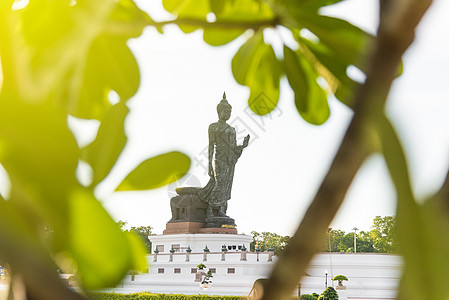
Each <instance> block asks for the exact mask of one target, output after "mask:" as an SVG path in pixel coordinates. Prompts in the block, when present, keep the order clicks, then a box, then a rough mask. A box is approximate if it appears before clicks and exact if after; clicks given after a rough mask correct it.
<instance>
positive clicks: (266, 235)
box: [250, 231, 290, 255]
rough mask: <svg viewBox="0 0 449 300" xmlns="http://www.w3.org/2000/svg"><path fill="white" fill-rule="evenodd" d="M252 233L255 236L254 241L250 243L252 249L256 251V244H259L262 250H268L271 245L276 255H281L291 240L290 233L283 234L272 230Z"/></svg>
mask: <svg viewBox="0 0 449 300" xmlns="http://www.w3.org/2000/svg"><path fill="white" fill-rule="evenodd" d="M251 235H252V236H253V241H252V242H251V244H250V250H251V251H255V250H256V244H258V246H259V249H260V250H261V251H268V249H269V248H270V247H273V249H274V254H275V255H279V253H281V252H282V250H284V248H285V246H287V244H288V241H289V240H290V236H288V235H286V236H281V235H279V234H276V233H272V232H261V233H259V232H257V231H251Z"/></svg>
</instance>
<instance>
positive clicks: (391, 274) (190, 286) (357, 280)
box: [114, 252, 402, 299]
mask: <svg viewBox="0 0 449 300" xmlns="http://www.w3.org/2000/svg"><path fill="white" fill-rule="evenodd" d="M203 258H204V253H202V252H197V253H193V252H192V253H191V254H190V256H189V260H190V261H188V262H186V253H174V254H173V255H172V261H170V254H158V257H157V262H153V260H154V256H148V261H149V263H150V265H151V268H150V270H149V273H148V274H142V275H137V276H136V278H135V281H131V280H130V278H129V277H128V278H127V279H125V280H124V282H123V283H122V285H120V286H119V288H118V289H114V291H116V292H124V293H130V292H140V291H151V292H156V293H181V294H199V293H201V294H210V295H247V294H248V293H249V291H250V290H251V287H252V285H253V283H254V281H255V280H256V279H258V278H266V277H268V276H269V273H270V271H271V268H272V267H273V264H274V262H270V261H268V260H269V254H268V253H260V254H259V260H257V253H254V252H250V253H247V260H246V261H242V260H241V253H240V252H228V253H226V254H225V260H224V261H222V260H221V259H222V253H221V252H211V253H208V254H207V261H203ZM275 260H276V257H273V261H275ZM200 263H204V264H205V265H206V266H207V267H208V268H215V269H216V273H215V274H214V277H213V278H212V281H213V284H212V287H211V288H209V289H208V290H207V291H205V290H203V289H201V288H200V287H199V283H198V282H194V279H195V274H192V273H191V269H192V268H196V266H197V265H198V264H200ZM175 268H179V269H181V270H180V271H181V272H180V273H175V272H174V269H175ZM228 268H234V269H235V273H234V274H229V273H228ZM158 269H164V273H163V274H160V273H158ZM326 270H327V271H328V277H327V285H328V286H336V285H337V284H338V283H337V282H332V280H331V279H332V277H333V276H335V275H339V274H342V275H345V276H346V277H348V279H349V281H347V282H344V285H345V286H346V287H347V290H346V294H347V296H348V299H394V298H395V296H396V294H397V287H398V285H399V279H400V276H401V273H402V271H401V270H402V259H401V258H400V257H399V256H396V255H387V254H359V253H334V254H328V253H319V254H317V255H315V257H314V258H313V259H312V261H311V263H310V265H309V268H308V270H307V273H308V274H309V275H310V276H306V277H304V278H303V279H302V282H301V284H302V289H301V293H302V294H310V293H313V292H316V293H321V292H322V291H323V290H324V288H325V284H326V283H325V281H326V276H325V271H326Z"/></svg>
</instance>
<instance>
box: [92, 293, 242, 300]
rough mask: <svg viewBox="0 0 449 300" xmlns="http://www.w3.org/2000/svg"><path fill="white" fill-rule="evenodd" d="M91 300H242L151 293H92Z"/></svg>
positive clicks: (237, 298)
mask: <svg viewBox="0 0 449 300" xmlns="http://www.w3.org/2000/svg"><path fill="white" fill-rule="evenodd" d="M89 298H90V299H92V300H243V299H244V298H243V297H238V296H208V295H177V294H152V293H148V292H145V293H134V294H119V293H92V294H90V297H89Z"/></svg>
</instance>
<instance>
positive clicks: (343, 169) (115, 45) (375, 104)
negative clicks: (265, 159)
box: [0, 0, 449, 299]
mask: <svg viewBox="0 0 449 300" xmlns="http://www.w3.org/2000/svg"><path fill="white" fill-rule="evenodd" d="M162 2H163V5H164V7H165V9H166V10H167V11H169V12H171V13H172V14H173V17H174V18H173V20H169V21H164V22H154V21H153V20H152V19H151V18H150V17H149V15H148V14H146V13H145V12H143V11H142V10H140V9H139V8H138V7H137V6H136V4H135V3H134V2H133V1H132V0H77V1H72V0H60V1H51V0H33V1H21V0H17V1H14V0H4V1H1V2H0V66H1V72H0V120H1V122H2V126H0V164H1V166H2V167H3V168H4V170H5V171H6V173H7V175H8V177H9V180H10V186H11V188H10V191H9V193H8V194H7V195H3V197H2V198H1V199H0V241H1V243H0V256H1V258H2V259H3V260H4V261H6V262H7V263H8V265H9V268H10V269H11V272H12V273H13V274H20V275H21V276H20V278H21V280H22V281H23V283H24V286H25V288H26V292H27V294H28V295H29V296H30V297H31V298H39V299H81V298H83V296H82V295H80V294H76V293H73V292H72V291H70V290H68V289H67V288H66V287H65V286H64V285H63V284H62V283H61V282H60V280H59V279H58V276H57V273H56V269H57V267H56V262H57V261H60V260H65V261H66V260H69V261H73V262H74V264H76V266H77V269H78V271H77V272H78V276H79V278H80V281H81V285H82V287H83V288H85V289H98V288H102V287H106V286H112V285H115V284H117V283H118V282H119V281H120V279H121V278H122V277H123V276H124V275H125V274H126V273H127V271H128V270H129V269H136V270H138V269H143V268H145V259H144V254H145V249H144V247H143V245H142V243H141V242H140V241H139V239H138V237H137V236H136V235H134V234H130V233H124V232H122V231H121V230H120V228H119V227H118V226H117V225H116V224H115V222H114V221H113V220H112V218H111V217H110V216H109V215H108V214H107V213H106V211H105V210H104V209H103V207H102V206H101V204H100V202H99V201H98V200H97V199H96V197H95V194H94V189H95V187H96V186H97V185H98V184H99V183H100V182H102V181H103V180H104V179H105V178H106V177H107V176H108V174H109V173H110V171H111V169H112V168H113V166H114V165H115V163H116V161H117V159H118V158H119V156H120V154H121V153H122V151H123V148H124V147H125V145H126V140H127V139H126V134H125V131H124V121H125V119H126V116H127V114H128V108H127V101H128V100H129V99H130V98H131V97H132V96H133V95H134V94H135V92H136V91H137V89H138V87H139V83H140V75H139V68H138V65H137V63H136V60H135V58H134V56H133V54H132V53H131V51H130V50H129V48H128V46H127V41H128V40H129V39H131V38H135V37H137V36H139V35H140V34H141V32H142V30H143V28H144V27H145V26H153V27H156V28H157V29H158V30H160V31H161V32H163V27H164V25H166V24H177V25H178V26H179V28H180V29H181V30H183V31H184V32H186V33H188V32H192V31H194V30H197V29H200V28H201V29H202V30H203V38H204V41H205V42H207V43H209V44H210V45H213V46H218V45H223V44H226V43H229V42H230V41H232V40H234V39H235V38H237V37H238V36H241V35H242V34H243V33H246V34H247V35H248V38H247V39H246V40H245V41H244V43H243V44H242V45H241V47H240V49H239V50H238V51H237V53H236V55H235V56H234V58H233V59H232V62H231V66H232V73H233V75H234V78H235V79H236V81H237V82H238V83H240V84H242V85H245V86H247V87H248V88H249V89H250V97H249V100H248V101H249V102H248V103H249V106H250V108H251V109H252V110H253V111H254V112H255V113H257V114H260V115H265V114H268V113H270V112H271V111H272V110H273V109H274V108H275V106H276V105H277V102H278V99H279V94H280V80H281V78H282V77H286V78H287V80H288V82H289V84H290V87H291V88H292V89H293V91H294V94H295V96H294V103H295V105H296V109H297V111H298V112H299V114H300V115H301V116H302V118H303V119H304V120H306V121H307V122H309V123H311V124H317V125H318V124H323V123H324V122H325V121H326V120H327V119H328V117H329V114H330V109H329V105H328V101H327V99H328V96H329V95H335V97H336V98H337V99H339V100H340V101H342V102H343V103H345V104H346V105H348V106H349V107H351V108H353V110H354V118H353V120H352V122H351V124H350V125H349V127H348V131H347V133H346V135H345V138H344V139H343V141H342V143H341V146H340V149H339V150H338V153H337V155H336V157H335V159H334V163H333V164H332V166H331V168H330V170H329V173H328V174H327V176H326V178H325V179H324V181H323V183H322V186H321V188H320V190H319V191H318V192H317V195H316V197H315V199H314V201H313V203H312V204H311V205H310V207H309V210H308V211H307V213H306V215H305V216H304V218H303V220H302V222H301V225H300V227H299V229H298V231H297V233H296V234H295V235H294V236H293V237H292V238H291V241H290V243H289V246H288V247H286V249H285V251H284V252H283V254H282V255H281V257H280V259H279V261H278V262H277V265H276V267H275V269H274V271H273V274H272V277H271V279H270V281H269V282H268V284H267V290H266V293H265V294H264V299H265V298H266V299H288V297H290V295H291V291H292V290H293V288H294V287H295V286H296V284H297V282H298V281H299V277H301V276H302V274H303V271H304V269H305V268H306V266H307V263H308V261H309V260H310V258H311V257H312V255H313V254H314V252H315V251H316V249H317V248H319V245H320V241H321V239H322V238H324V237H325V232H326V229H327V227H328V225H329V223H330V222H331V220H332V218H333V217H334V216H335V214H336V212H337V210H338V208H339V207H340V205H341V203H342V201H343V199H344V195H345V194H346V190H347V189H348V187H349V185H350V183H351V181H352V178H353V177H354V176H355V174H356V172H357V170H358V169H359V168H360V166H361V165H362V163H363V161H364V160H365V159H366V158H367V157H369V155H371V154H373V153H374V152H382V154H383V155H384V157H385V160H386V162H387V165H388V168H389V171H390V174H391V177H392V180H393V182H394V185H395V188H396V191H397V194H398V213H397V215H398V219H397V228H398V229H397V235H398V240H399V244H400V252H401V253H402V254H403V255H404V257H405V261H406V268H405V270H404V278H403V280H402V281H401V284H402V288H401V291H400V297H404V299H424V298H434V299H443V298H447V296H448V291H447V289H446V288H445V279H446V278H448V277H449V259H448V257H449V244H448V242H447V239H446V240H444V241H441V238H440V236H448V235H449V225H448V224H449V223H448V219H449V218H448V213H447V209H446V208H447V207H446V206H445V205H446V204H445V203H444V201H442V199H447V197H449V180H446V183H445V184H444V186H443V188H442V190H441V191H440V193H438V194H437V195H434V196H432V197H429V199H426V200H425V201H421V202H419V203H418V202H417V201H416V200H415V197H414V194H413V191H412V186H411V184H410V179H409V175H408V167H407V160H406V157H405V155H404V151H403V148H402V146H401V144H400V142H399V139H398V137H397V135H396V132H395V130H394V128H393V126H392V125H391V124H390V122H389V120H388V118H387V117H386V116H385V114H384V112H383V110H384V106H385V101H386V97H387V95H388V91H389V88H390V86H391V82H392V81H393V79H394V78H395V77H396V76H397V75H398V73H399V72H398V70H399V71H400V69H401V62H400V61H401V57H402V54H403V53H404V52H405V51H406V49H407V48H408V47H409V45H410V44H411V43H412V41H413V38H414V31H415V27H416V26H417V24H418V23H419V21H420V19H421V17H422V16H423V14H424V13H425V12H426V10H427V8H428V7H429V6H430V4H431V0H403V1H402V2H401V3H400V5H399V4H398V3H399V0H392V1H381V12H380V22H379V24H380V25H379V30H378V33H377V36H376V37H373V36H370V35H369V34H367V33H365V32H364V31H362V30H361V29H359V28H357V27H356V26H354V25H352V24H350V23H348V22H346V21H344V20H341V19H338V18H334V17H329V16H325V15H322V14H321V8H322V7H325V6H328V5H332V4H335V3H338V2H340V0H317V1H295V0H276V1H275V0H273V1H270V0H265V1H261V0H239V1H234V0H223V1H218V0H199V1H191V0H163V1H162ZM396 4H397V5H396ZM208 15H209V16H211V15H212V16H213V17H214V19H215V20H214V21H209V20H208ZM277 27H283V28H285V29H287V30H288V31H289V32H290V34H291V36H292V37H293V39H294V40H295V43H296V45H295V47H292V46H289V45H286V44H284V47H283V52H282V54H276V53H275V51H274V50H273V47H272V45H270V44H268V43H266V42H265V39H264V29H265V28H275V29H276V28H277ZM350 66H354V67H356V68H358V69H359V70H361V71H362V72H363V73H365V75H366V81H365V82H363V83H357V82H355V81H354V80H352V79H351V78H349V76H348V75H347V69H348V67H350ZM356 90H357V93H356V92H355V91H356ZM114 94H116V95H117V96H118V99H119V101H118V102H117V103H115V102H114V101H113V98H114V97H113V95H114ZM261 95H263V96H265V97H269V98H270V99H271V100H272V101H271V104H269V105H268V106H267V105H266V103H263V105H262V103H260V101H261V99H262V98H263V97H260V96H261ZM70 118H78V119H95V120H98V121H99V122H100V127H99V129H98V132H97V136H96V138H95V140H94V141H93V142H92V143H90V144H89V145H80V144H79V142H78V141H77V140H76V139H75V137H74V135H73V133H72V132H71V130H70V128H69V126H68V119H70ZM373 136H375V137H376V138H375V139H371V138H369V137H373ZM367 137H368V138H367ZM373 140H375V141H377V142H373ZM81 161H82V162H86V163H87V164H88V165H89V166H90V168H91V169H92V179H91V181H90V182H89V183H88V184H84V185H83V184H82V183H81V182H80V181H79V180H78V178H77V177H76V176H75V174H76V170H77V168H78V166H79V164H80V162H81ZM189 166H190V159H189V158H188V157H186V156H185V155H184V154H182V153H179V152H168V153H162V154H160V155H158V156H156V157H153V158H149V159H148V160H146V161H144V162H142V163H141V164H140V165H139V166H138V167H137V168H136V169H135V170H133V171H132V172H130V174H128V175H127V176H124V177H125V179H124V180H123V182H122V183H121V184H119V185H118V187H117V188H116V190H119V191H123V190H138V189H150V188H157V187H160V186H163V185H165V184H167V183H170V182H171V181H173V180H175V179H176V178H179V177H180V176H182V175H183V174H185V173H186V172H187V170H188V169H189ZM93 224H94V226H93ZM382 226H384V224H382V223H380V224H379V228H382ZM42 228H46V230H47V231H46V232H47V234H42ZM436 232H438V234H436ZM383 234H385V232H383V229H380V230H379V232H378V236H382V235H383ZM305 243H307V244H305ZM379 247H383V245H379ZM29 253H33V255H32V256H31V255H28V254H29ZM435 274H437V276H435ZM15 278H19V277H15ZM17 280H19V279H17ZM423 280H424V281H425V282H423ZM48 287H51V288H48ZM423 287H424V288H423Z"/></svg>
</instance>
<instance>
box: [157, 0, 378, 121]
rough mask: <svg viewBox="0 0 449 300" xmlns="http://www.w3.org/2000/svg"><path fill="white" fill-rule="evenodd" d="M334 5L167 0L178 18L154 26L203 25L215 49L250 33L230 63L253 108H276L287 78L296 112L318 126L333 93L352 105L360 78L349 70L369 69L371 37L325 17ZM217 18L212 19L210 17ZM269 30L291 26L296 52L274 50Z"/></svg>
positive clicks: (266, 110) (185, 27) (265, 110)
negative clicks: (324, 10) (323, 11)
mask: <svg viewBox="0 0 449 300" xmlns="http://www.w3.org/2000/svg"><path fill="white" fill-rule="evenodd" d="M336 2H339V1H259V0H240V1H215V0H210V1H208V0H203V1H190V0H163V4H164V7H165V9H166V10H167V11H169V12H171V13H172V14H174V15H175V16H176V19H175V20H173V21H166V22H160V23H157V22H153V21H150V24H151V25H153V26H156V27H158V28H161V27H162V26H163V25H166V24H177V25H178V26H179V28H180V29H181V30H183V31H184V32H192V31H194V30H196V29H199V28H201V29H202V30H203V38H204V41H205V42H206V43H209V44H210V45H213V46H218V45H224V44H226V43H229V42H231V41H232V40H234V39H236V38H237V37H239V36H241V35H242V34H243V33H246V34H245V37H248V38H247V39H246V41H245V42H244V43H243V45H242V46H241V47H240V49H239V50H238V51H237V53H236V54H235V56H234V58H233V60H232V72H233V74H234V78H235V79H236V81H237V82H238V83H240V84H242V85H245V86H247V87H249V89H250V96H249V99H248V103H249V106H250V108H251V109H252V110H253V111H254V112H255V113H257V114H259V115H265V114H268V113H270V112H271V111H272V110H273V109H274V108H275V107H276V105H277V103H278V100H279V94H280V79H281V77H282V76H283V75H286V76H287V78H288V81H289V83H290V86H291V88H292V89H293V91H294V93H295V105H296V108H297V110H298V112H299V113H300V115H301V116H302V117H303V118H304V120H306V121H307V122H309V123H311V124H317V125H318V124H323V123H324V122H325V121H326V120H327V119H328V118H329V115H330V109H329V105H328V100H327V99H328V96H329V95H335V96H336V97H337V99H339V100H340V101H342V102H343V103H345V104H347V105H349V106H351V105H352V103H351V101H352V96H353V91H354V89H355V87H357V86H358V83H357V82H355V81H354V80H353V79H351V78H350V77H349V76H348V75H347V69H348V68H349V67H350V66H353V67H355V68H358V69H359V70H361V71H362V72H365V71H366V65H365V61H366V57H367V55H368V52H369V49H370V46H371V44H372V40H373V37H372V36H370V35H369V34H367V33H366V32H364V31H363V30H361V29H359V28H358V27H356V26H354V25H352V24H350V23H348V22H347V21H344V20H341V19H337V18H333V17H328V16H324V15H320V14H319V9H320V8H321V7H323V6H327V5H330V4H333V3H336ZM211 15H213V16H214V18H213V19H215V20H214V21H208V20H209V19H210V16H211ZM208 17H209V18H208ZM265 28H274V29H276V30H285V29H287V30H288V31H289V32H290V33H291V36H292V37H293V38H294V40H295V42H296V46H295V47H294V49H291V48H290V47H288V46H287V45H286V44H284V51H283V54H280V53H279V54H278V55H276V54H275V51H274V49H273V47H272V45H271V44H267V43H266V42H265V37H264V34H265V33H264V29H265ZM279 36H281V34H280V35H279ZM281 39H282V38H281ZM282 42H284V41H282ZM261 94H264V96H265V97H268V98H269V99H270V100H271V101H270V103H271V104H270V105H271V106H268V107H267V105H266V103H265V102H264V103H263V105H261V103H258V101H261V99H263V98H264V97H259V96H260V95H261Z"/></svg>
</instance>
